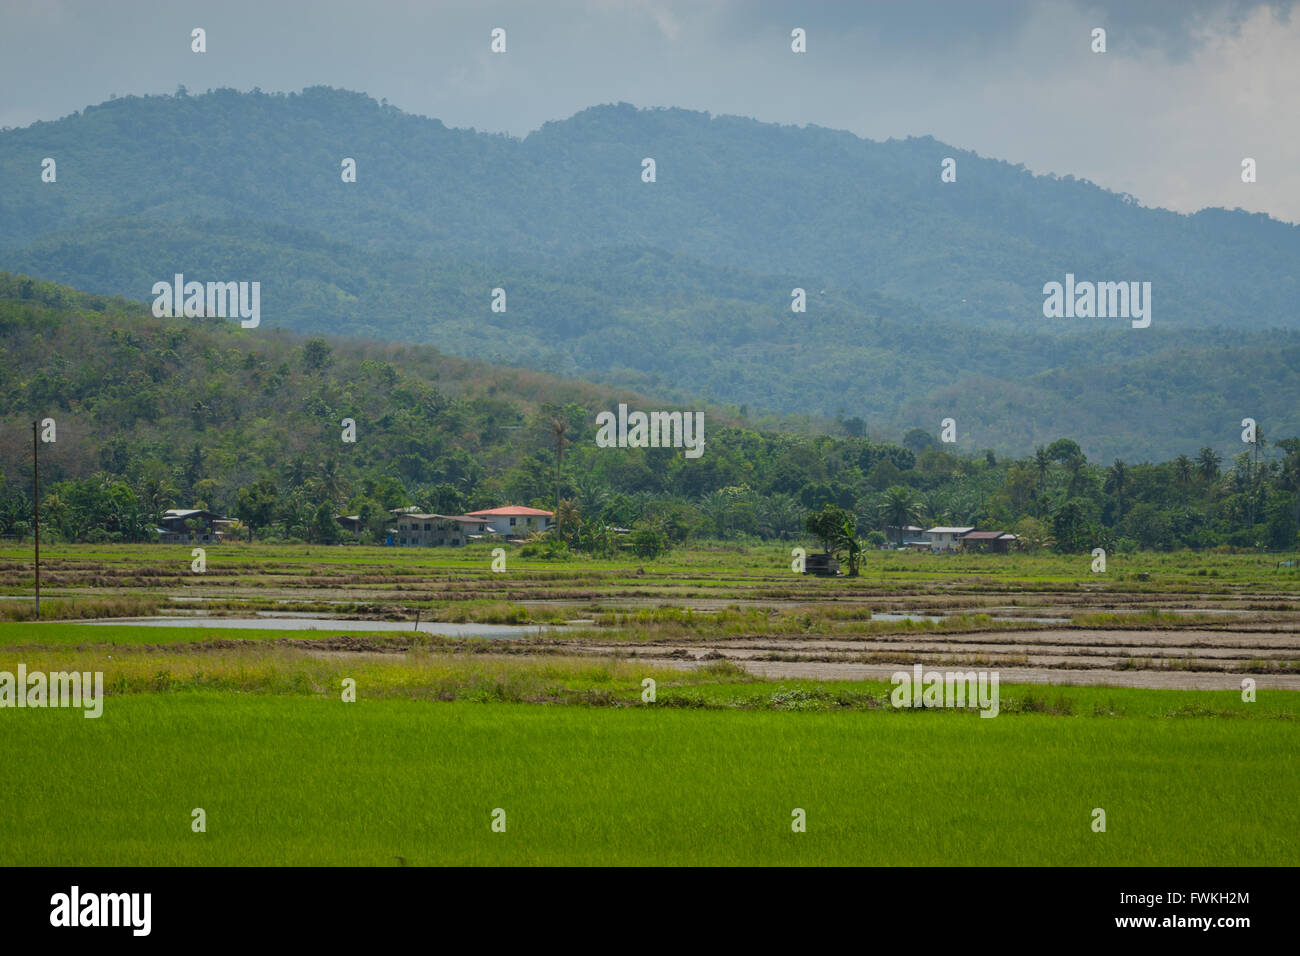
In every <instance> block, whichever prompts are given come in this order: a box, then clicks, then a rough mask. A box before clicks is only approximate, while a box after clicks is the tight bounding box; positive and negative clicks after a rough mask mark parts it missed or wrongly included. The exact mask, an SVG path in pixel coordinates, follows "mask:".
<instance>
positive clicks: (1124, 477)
mask: <svg viewBox="0 0 1300 956" xmlns="http://www.w3.org/2000/svg"><path fill="white" fill-rule="evenodd" d="M1127 483H1128V466H1127V465H1126V464H1124V462H1122V461H1121V460H1120V459H1118V458H1116V459H1115V463H1114V464H1112V465H1111V466H1110V471H1109V472H1107V473H1106V487H1108V488H1113V489H1114V490H1115V498H1116V500H1117V502H1118V505H1119V514H1118V515H1117V517H1119V518H1122V517H1124V488H1125V485H1126V484H1127Z"/></svg>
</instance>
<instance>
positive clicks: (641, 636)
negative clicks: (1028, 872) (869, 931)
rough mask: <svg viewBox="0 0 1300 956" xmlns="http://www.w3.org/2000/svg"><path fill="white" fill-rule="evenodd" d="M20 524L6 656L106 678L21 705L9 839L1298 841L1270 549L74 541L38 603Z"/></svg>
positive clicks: (62, 857) (814, 861) (291, 854)
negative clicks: (914, 704)
mask: <svg viewBox="0 0 1300 956" xmlns="http://www.w3.org/2000/svg"><path fill="white" fill-rule="evenodd" d="M30 557H31V556H30V551H29V549H24V548H21V547H18V546H13V545H9V546H5V547H4V548H0V672H6V671H7V672H15V671H16V669H17V668H18V667H19V665H21V666H22V667H24V668H25V669H26V671H27V672H28V673H32V672H38V671H39V672H45V673H55V672H69V671H73V670H76V671H84V672H100V673H102V674H103V691H104V700H103V713H102V716H100V717H98V718H94V719H87V718H86V717H84V716H83V712H82V711H80V710H77V709H73V708H64V709H53V708H46V709H40V708H36V709H31V708H29V709H24V710H18V709H13V708H0V724H2V728H0V729H2V730H3V732H2V733H0V765H3V766H4V767H5V768H6V772H5V774H3V776H0V806H2V807H3V810H0V864H3V865H22V864H34V865H55V864H60V865H73V866H76V865H87V866H109V865H128V866H130V865H257V866H262V865H272V866H274V865H335V864H356V865H366V866H403V865H411V866H418V865H447V864H451V865H458V864H469V865H506V864H509V865H542V864H574V865H596V864H613V865H636V864H686V865H692V864H694V865H716V864H722V865H789V864H793V865H826V864H852V865H915V864H923V865H925V864H936V865H940V864H941V865H1062V866H1106V865H1117V866H1173V865H1178V866H1184V865H1185V866H1196V865H1209V866H1259V865H1287V866H1293V865H1296V864H1297V863H1300V849H1298V848H1297V847H1298V841H1297V840H1296V839H1295V834H1296V833H1297V832H1300V809H1298V808H1300V800H1297V796H1298V795H1300V761H1297V757H1296V754H1297V751H1298V750H1300V747H1297V744H1300V724H1298V723H1297V719H1298V717H1300V681H1298V680H1297V679H1298V678H1300V670H1298V669H1297V666H1298V664H1300V574H1298V573H1297V568H1296V567H1295V566H1294V565H1293V566H1291V567H1286V566H1279V560H1282V559H1277V558H1266V557H1263V556H1258V555H1221V554H1204V555H1190V554H1189V555H1145V554H1142V555H1132V556H1115V557H1113V558H1112V559H1111V560H1110V564H1109V570H1108V573H1107V574H1104V575H1102V574H1093V573H1092V572H1091V571H1090V570H1089V564H1090V561H1091V559H1090V557H1087V556H1079V557H1077V558H1074V557H1059V556H1018V555H1010V556H1000V555H982V556H981V555H973V556H953V555H913V554H895V553H891V552H880V553H875V554H872V555H870V556H869V557H868V561H867V563H866V566H865V569H864V572H863V574H862V576H861V577H859V578H857V579H847V578H836V579H816V578H809V577H806V576H802V575H797V574H794V573H792V572H791V570H790V567H789V564H790V553H789V548H779V547H753V548H734V547H731V548H723V547H718V548H714V549H701V550H699V551H695V552H682V553H674V554H670V555H668V556H666V557H665V558H663V559H659V560H656V561H654V562H640V561H636V560H635V559H633V560H627V559H624V560H621V561H609V562H600V561H590V562H583V561H572V562H564V563H558V564H557V563H548V562H544V561H528V560H522V559H516V557H515V555H514V552H511V553H510V555H509V556H508V570H507V571H506V572H505V573H504V574H501V573H494V572H492V571H491V556H490V551H489V550H487V549H484V550H483V551H482V552H477V551H475V550H474V549H466V550H464V551H450V550H448V551H441V550H438V551H415V550H403V549H383V548H374V549H366V548H351V547H335V548H324V547H315V548H309V547H294V546H273V545H256V546H246V545H226V544H223V545H220V546H214V547H211V548H209V549H208V550H207V569H206V571H204V572H203V573H197V572H195V571H193V570H191V561H192V558H191V555H190V549H188V548H175V547H167V546H116V547H103V546H55V547H53V548H50V549H48V550H47V549H42V565H43V567H42V585H43V587H42V594H43V601H42V620H40V621H39V622H38V621H34V620H31V619H30V618H31V617H32V616H34V615H33V613H32V612H33V610H34V609H33V608H32V605H31V601H30V600H29V595H30V593H31V564H30ZM917 664H920V665H922V667H923V669H924V670H925V671H927V672H929V671H932V670H935V669H939V670H951V669H960V670H962V671H974V670H979V671H984V672H995V673H997V674H999V675H1000V678H1001V683H1000V687H999V696H1000V706H999V709H998V713H997V717H996V719H983V718H981V717H980V716H979V713H980V712H979V709H978V708H976V707H972V706H963V707H933V706H931V707H923V708H898V707H895V706H893V703H892V702H891V691H892V686H891V684H890V682H889V677H890V674H892V673H894V672H897V671H907V670H910V669H911V668H912V667H913V666H914V665H917ZM647 679H649V680H651V681H653V682H654V685H653V686H654V693H653V696H652V698H651V695H650V694H649V692H648V691H647V684H646V681H647ZM1243 684H1245V685H1246V686H1249V688H1250V690H1249V691H1248V692H1244V691H1243ZM349 685H351V687H353V688H354V696H355V700H353V699H350V697H349V692H348V687H349ZM198 809H201V810H202V811H203V814H202V816H203V820H204V822H205V828H204V830H203V831H202V832H196V831H195V829H194V822H193V821H194V819H195V816H194V811H195V810H198ZM797 811H802V813H801V814H800V813H798V812H797ZM1098 811H1103V812H1104V818H1105V829H1104V831H1099V830H1098V829H1097V828H1096V827H1097V822H1096V821H1097V819H1098ZM800 821H802V828H800V826H799V822H800Z"/></svg>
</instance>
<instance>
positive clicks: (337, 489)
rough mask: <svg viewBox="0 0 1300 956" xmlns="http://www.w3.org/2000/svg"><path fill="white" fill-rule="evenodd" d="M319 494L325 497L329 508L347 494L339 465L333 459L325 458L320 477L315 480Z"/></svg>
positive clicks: (345, 482) (345, 483)
mask: <svg viewBox="0 0 1300 956" xmlns="http://www.w3.org/2000/svg"><path fill="white" fill-rule="evenodd" d="M317 481H318V482H319V485H320V490H321V494H323V495H324V496H325V499H326V501H327V502H328V503H329V505H330V507H333V506H334V504H335V503H336V502H337V501H338V500H339V499H340V498H343V497H344V496H345V495H346V494H347V481H346V480H345V479H344V478H343V474H342V472H340V471H339V463H338V462H337V461H335V460H334V458H333V457H330V458H326V459H325V463H324V464H323V465H321V468H320V477H319V478H318V479H317Z"/></svg>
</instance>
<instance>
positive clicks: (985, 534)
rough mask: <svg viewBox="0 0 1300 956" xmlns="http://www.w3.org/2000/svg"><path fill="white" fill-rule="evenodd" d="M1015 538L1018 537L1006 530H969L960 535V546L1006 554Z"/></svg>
mask: <svg viewBox="0 0 1300 956" xmlns="http://www.w3.org/2000/svg"><path fill="white" fill-rule="evenodd" d="M1017 540H1019V539H1018V537H1017V536H1016V535H1014V534H1011V533H1010V532H1008V531H970V532H968V533H966V534H965V535H963V536H962V539H961V546H962V549H963V550H965V551H990V552H992V553H994V554H1006V553H1007V552H1008V551H1010V550H1011V546H1012V545H1013V544H1014V543H1015V542H1016V541H1017Z"/></svg>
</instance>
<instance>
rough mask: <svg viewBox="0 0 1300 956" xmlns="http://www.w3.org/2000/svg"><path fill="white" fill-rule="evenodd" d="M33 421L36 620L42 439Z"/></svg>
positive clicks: (37, 617) (39, 585)
mask: <svg viewBox="0 0 1300 956" xmlns="http://www.w3.org/2000/svg"><path fill="white" fill-rule="evenodd" d="M39 428H40V426H39V424H38V423H37V422H32V530H33V531H35V532H36V565H35V567H36V620H38V621H39V620H40V619H41V450H40V449H41V441H40V437H39V436H38V431H39Z"/></svg>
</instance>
